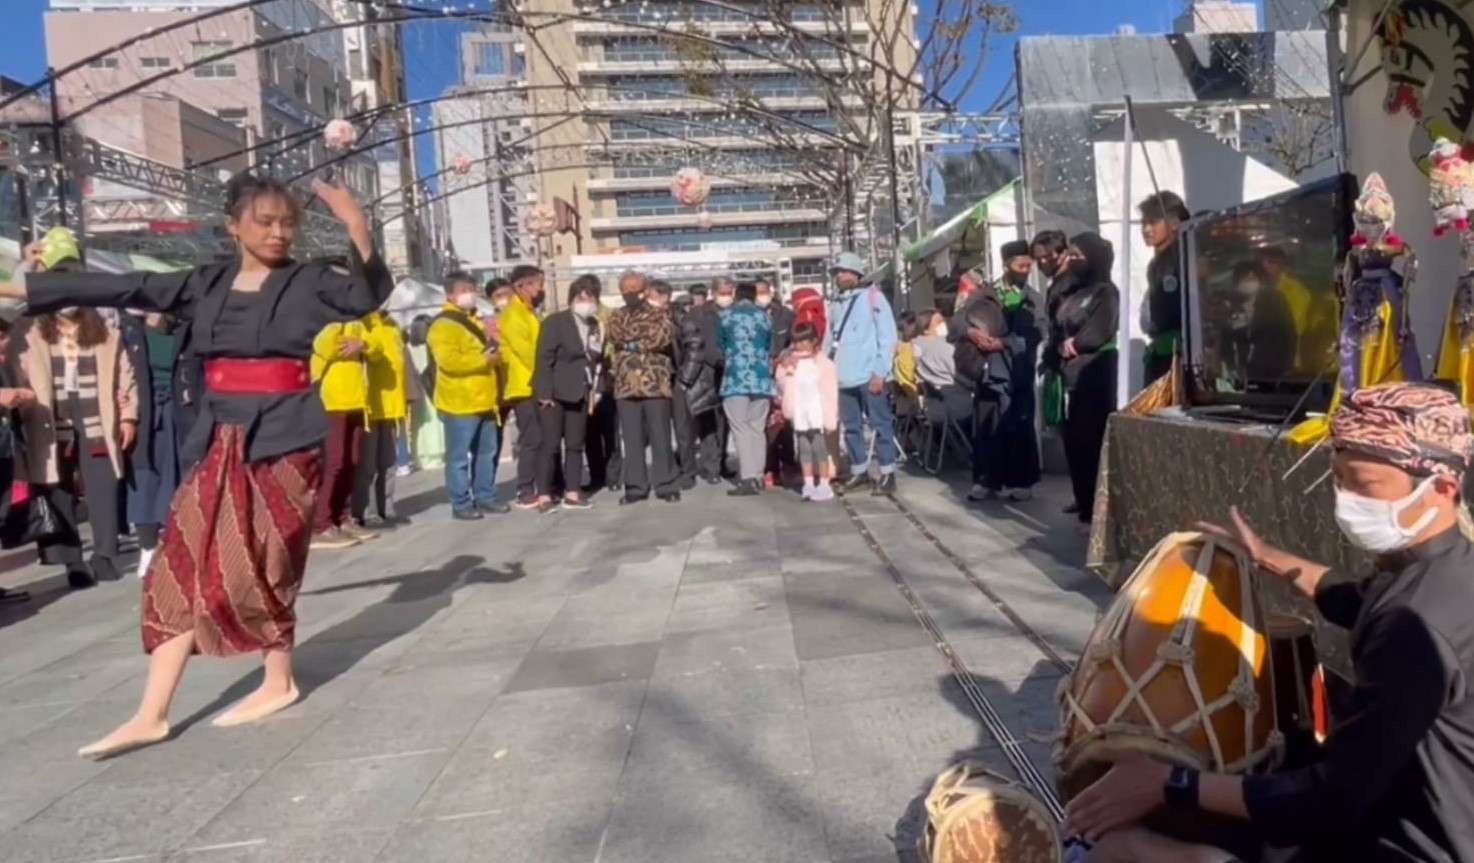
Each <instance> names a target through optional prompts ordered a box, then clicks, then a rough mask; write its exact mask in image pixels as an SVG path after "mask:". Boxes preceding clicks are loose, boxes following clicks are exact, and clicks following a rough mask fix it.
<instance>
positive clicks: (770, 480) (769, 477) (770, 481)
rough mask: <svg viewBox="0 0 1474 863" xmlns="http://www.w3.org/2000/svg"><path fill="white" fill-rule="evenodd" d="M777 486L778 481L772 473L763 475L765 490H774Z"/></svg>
mask: <svg viewBox="0 0 1474 863" xmlns="http://www.w3.org/2000/svg"><path fill="white" fill-rule="evenodd" d="M776 484H777V480H776V479H775V478H774V477H773V474H772V473H771V472H769V473H765V474H763V488H772V487H773V486H774V485H776Z"/></svg>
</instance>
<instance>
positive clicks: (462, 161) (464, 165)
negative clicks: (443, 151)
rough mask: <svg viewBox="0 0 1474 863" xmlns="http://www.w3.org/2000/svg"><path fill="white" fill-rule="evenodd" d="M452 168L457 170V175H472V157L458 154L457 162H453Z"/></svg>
mask: <svg viewBox="0 0 1474 863" xmlns="http://www.w3.org/2000/svg"><path fill="white" fill-rule="evenodd" d="M451 167H452V168H454V169H455V172H456V173H457V174H461V175H462V176H464V175H466V174H469V173H471V157H470V156H467V155H466V154H465V153H460V154H457V155H456V157H455V161H453V162H451Z"/></svg>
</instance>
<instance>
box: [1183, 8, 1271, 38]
mask: <svg viewBox="0 0 1474 863" xmlns="http://www.w3.org/2000/svg"><path fill="white" fill-rule="evenodd" d="M1258 29H1259V11H1258V10H1257V9H1255V8H1254V4H1253V3H1242V2H1233V0H1189V2H1188V4H1187V8H1186V9H1184V10H1183V11H1182V14H1181V15H1178V16H1177V20H1176V21H1174V22H1173V24H1172V30H1173V32H1176V33H1252V32H1254V31H1255V30H1258Z"/></svg>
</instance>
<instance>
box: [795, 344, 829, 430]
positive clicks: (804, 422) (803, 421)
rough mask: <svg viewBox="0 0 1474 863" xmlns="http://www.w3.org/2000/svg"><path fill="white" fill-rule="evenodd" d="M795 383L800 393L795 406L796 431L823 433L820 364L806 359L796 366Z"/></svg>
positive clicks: (809, 358)
mask: <svg viewBox="0 0 1474 863" xmlns="http://www.w3.org/2000/svg"><path fill="white" fill-rule="evenodd" d="M793 383H794V389H795V390H796V391H797V393H798V404H796V405H794V406H793V428H794V430H795V431H801V432H802V431H823V430H824V396H823V394H822V393H821V392H820V391H819V364H818V363H817V362H816V361H815V360H814V358H813V357H804V358H803V359H801V360H799V361H798V364H797V365H795V366H794V368H793Z"/></svg>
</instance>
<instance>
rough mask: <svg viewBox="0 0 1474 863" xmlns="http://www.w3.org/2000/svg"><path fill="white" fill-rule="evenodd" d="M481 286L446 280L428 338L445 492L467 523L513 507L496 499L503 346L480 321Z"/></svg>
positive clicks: (466, 279)
mask: <svg viewBox="0 0 1474 863" xmlns="http://www.w3.org/2000/svg"><path fill="white" fill-rule="evenodd" d="M476 294H477V286H476V282H475V281H474V280H473V279H472V278H471V276H470V275H469V274H467V273H462V272H456V273H452V274H451V275H450V276H449V277H448V278H447V279H446V286H445V296H446V300H447V301H446V304H445V308H444V309H442V310H441V312H440V314H438V315H436V316H435V319H434V320H433V321H431V322H430V328H429V333H428V334H427V335H426V337H425V341H426V344H427V345H428V346H429V348H430V368H431V369H433V374H432V375H431V378H430V379H431V381H432V382H433V388H432V395H431V398H432V400H433V403H434V405H435V410H436V412H437V413H438V414H439V415H440V422H441V425H442V426H444V428H445V489H446V491H447V492H448V493H449V494H450V505H451V514H452V515H453V516H454V517H455V518H456V519H458V520H461V521H474V520H477V519H480V518H481V517H482V515H483V514H484V513H493V514H501V513H505V512H508V511H509V510H510V509H511V508H510V507H509V506H507V504H505V503H501V502H500V501H498V500H497V499H496V443H497V436H498V434H499V429H498V427H497V421H498V419H497V365H498V363H499V362H500V359H501V358H500V357H499V356H498V349H499V346H498V344H497V343H496V342H493V341H491V340H489V339H487V338H486V330H485V328H483V327H482V326H481V321H480V320H479V319H478V318H477V317H476Z"/></svg>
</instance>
